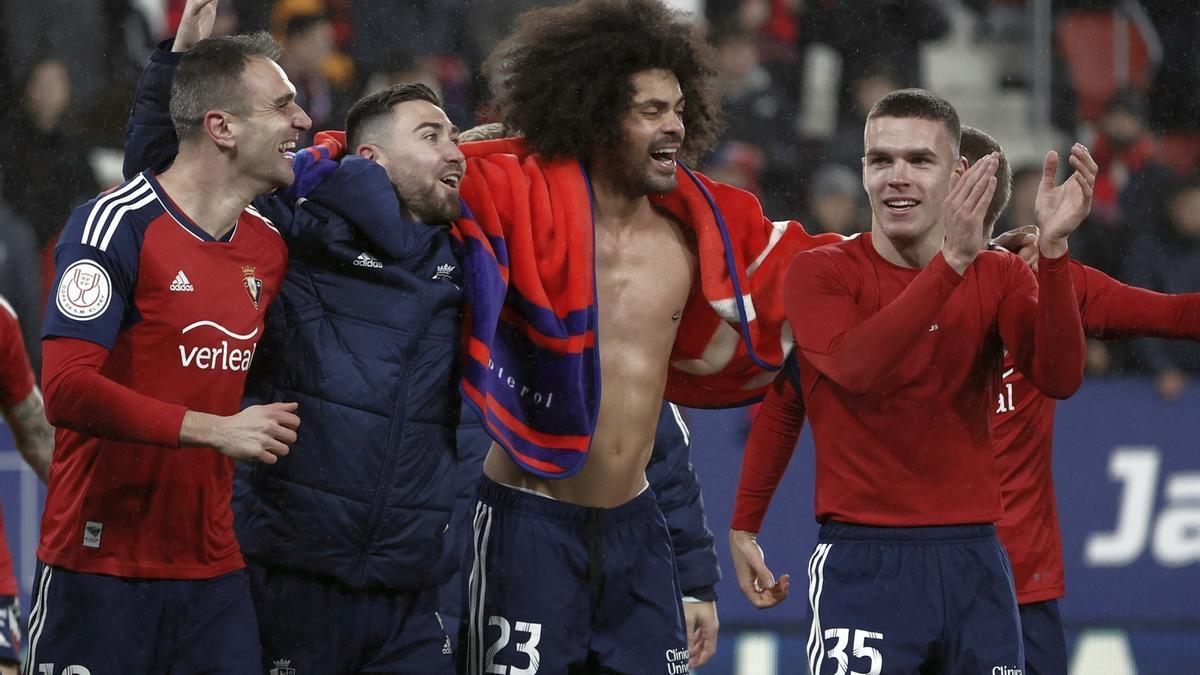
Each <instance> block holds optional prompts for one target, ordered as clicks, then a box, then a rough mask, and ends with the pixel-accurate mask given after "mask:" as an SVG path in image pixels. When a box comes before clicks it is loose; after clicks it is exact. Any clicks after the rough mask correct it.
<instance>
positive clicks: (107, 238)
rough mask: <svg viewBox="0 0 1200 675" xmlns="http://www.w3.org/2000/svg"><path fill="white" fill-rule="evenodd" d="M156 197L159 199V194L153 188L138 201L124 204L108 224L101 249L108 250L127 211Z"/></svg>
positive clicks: (138, 207) (133, 209) (134, 209)
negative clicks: (109, 243)
mask: <svg viewBox="0 0 1200 675" xmlns="http://www.w3.org/2000/svg"><path fill="white" fill-rule="evenodd" d="M155 199H158V196H157V195H155V194H154V191H153V190H151V191H150V193H149V194H147V195H145V196H144V197H142V198H141V199H139V200H138V201H136V202H133V203H132V204H126V205H125V206H122V207H121V208H120V210H118V211H117V212H116V213H115V214H113V218H112V220H111V221H110V223H111V224H110V225H109V226H108V230H107V231H106V232H105V233H104V239H102V240H101V241H100V246H99V248H100V250H101V251H107V250H108V242H110V241H112V238H113V234H115V233H116V231H117V226H118V225H120V224H121V219H122V218H124V217H125V214H126V213H128V212H130V211H136V210H138V209H140V208H142V207H143V206H145V205H147V204H149V203H150V202H152V201H154V200H155Z"/></svg>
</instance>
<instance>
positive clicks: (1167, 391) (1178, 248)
mask: <svg viewBox="0 0 1200 675" xmlns="http://www.w3.org/2000/svg"><path fill="white" fill-rule="evenodd" d="M1167 207H1168V208H1167V219H1166V226H1165V227H1162V228H1159V229H1156V230H1152V231H1145V232H1142V233H1140V235H1139V236H1138V237H1137V238H1136V239H1135V240H1134V242H1133V251H1132V252H1131V254H1130V256H1129V268H1128V271H1127V272H1126V276H1127V277H1128V279H1129V282H1130V283H1131V284H1134V285H1136V286H1144V287H1145V288H1149V289H1152V290H1155V291H1161V292H1164V293H1192V292H1196V291H1200V177H1192V178H1190V179H1188V180H1187V181H1185V182H1184V183H1182V184H1181V185H1180V186H1179V187H1178V188H1176V189H1175V190H1174V192H1173V193H1172V194H1171V196H1170V197H1169V198H1168V200H1167ZM1138 347H1139V349H1140V354H1141V357H1142V360H1143V362H1144V364H1145V365H1146V366H1148V367H1149V368H1150V369H1151V370H1152V371H1153V372H1154V374H1155V378H1156V379H1155V386H1156V387H1157V389H1158V393H1159V395H1160V396H1162V397H1163V398H1164V399H1167V400H1173V399H1175V398H1178V397H1179V395H1180V394H1181V393H1182V390H1183V387H1184V385H1185V384H1186V383H1187V380H1188V378H1190V377H1194V376H1196V375H1197V374H1200V344H1197V343H1195V342H1188V341H1183V340H1172V341H1167V340H1154V339H1144V340H1140V341H1139V344H1138Z"/></svg>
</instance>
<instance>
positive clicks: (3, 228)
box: [0, 194, 43, 372]
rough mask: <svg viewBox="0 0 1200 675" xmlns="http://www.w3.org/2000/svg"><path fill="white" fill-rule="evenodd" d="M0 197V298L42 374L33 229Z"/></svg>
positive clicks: (39, 296) (39, 287)
mask: <svg viewBox="0 0 1200 675" xmlns="http://www.w3.org/2000/svg"><path fill="white" fill-rule="evenodd" d="M3 197H4V195H3V194H0V296H4V297H6V298H8V301H9V302H10V303H12V306H13V309H14V310H16V312H17V317H18V318H19V320H20V322H21V334H22V336H23V337H24V338H25V346H26V349H27V350H28V352H29V360H30V361H32V362H33V369H34V371H36V372H41V361H42V320H41V319H42V301H43V296H42V292H41V291H42V285H41V281H40V280H41V276H42V268H41V258H40V256H39V255H38V247H37V238H36V237H35V236H34V233H33V228H32V227H30V226H29V224H28V223H26V222H25V221H24V220H22V219H21V218H20V217H19V216H17V214H15V213H13V211H12V209H10V208H9V207H8V205H7V204H5V203H4V199H3Z"/></svg>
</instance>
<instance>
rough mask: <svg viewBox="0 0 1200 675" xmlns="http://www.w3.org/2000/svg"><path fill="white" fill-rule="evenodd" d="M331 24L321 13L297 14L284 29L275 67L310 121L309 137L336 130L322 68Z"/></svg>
mask: <svg viewBox="0 0 1200 675" xmlns="http://www.w3.org/2000/svg"><path fill="white" fill-rule="evenodd" d="M333 38H334V36H333V24H332V23H330V22H329V19H328V18H326V17H325V15H323V14H298V15H296V16H293V17H292V18H290V19H288V22H287V27H286V28H285V29H284V39H283V45H284V52H283V56H282V57H281V58H280V59H279V65H280V66H281V67H282V68H283V70H284V72H286V73H287V75H288V79H290V80H291V81H292V84H294V85H295V86H296V102H297V103H298V104H299V105H300V107H301V108H304V112H306V113H308V116H309V117H311V118H312V130H311V132H310V136H309V137H308V138H304V139H301V140H302V141H303V142H307V141H309V140H311V134H315V133H316V132H318V131H321V130H323V129H331V128H334V127H337V128H340V127H341V125H342V119H341V117H342V116H341V114H340V108H339V106H338V105H337V104H336V103H335V100H334V98H335V90H334V88H333V86H332V85H331V84H330V82H329V78H328V77H326V75H325V71H324V66H325V63H326V61H328V59H329V58H330V57H331V56H333V53H334V39H333Z"/></svg>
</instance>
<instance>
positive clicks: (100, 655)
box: [28, 35, 310, 675]
mask: <svg viewBox="0 0 1200 675" xmlns="http://www.w3.org/2000/svg"><path fill="white" fill-rule="evenodd" d="M279 51H280V48H279V46H278V45H277V44H275V43H274V42H273V41H272V40H271V39H270V38H269V37H267V36H265V35H252V36H236V37H229V38H215V39H212V40H206V41H204V42H202V43H201V44H200V45H198V46H197V47H196V48H195V49H193V50H192V51H191V52H189V53H188V55H187V56H185V57H184V59H183V60H182V62H181V64H180V66H179V68H178V70H177V73H176V75H175V80H174V83H173V89H172V93H171V101H170V110H171V120H172V122H173V123H174V126H175V129H176V132H177V133H178V136H179V139H180V144H179V154H178V156H177V157H176V160H175V162H174V164H173V165H172V166H171V167H170V168H169V169H167V170H166V171H165V172H163V173H161V174H159V175H155V174H153V173H152V172H149V171H147V172H144V173H142V174H140V175H138V176H137V177H135V178H134V179H133V180H130V181H129V182H127V183H125V184H124V185H121V186H119V187H117V188H115V189H113V190H111V191H109V192H107V193H104V194H102V195H99V196H97V197H96V198H94V199H92V200H90V201H89V202H87V203H86V204H84V205H83V206H81V207H79V208H78V209H76V210H75V212H74V213H73V214H72V215H71V218H70V219H69V220H68V221H67V223H66V225H65V226H64V228H63V233H62V236H61V237H60V238H59V241H58V244H57V246H56V247H55V264H56V268H57V273H56V276H55V283H54V290H53V292H52V293H51V295H50V299H49V303H48V304H49V306H48V307H47V310H46V319H45V326H44V329H43V337H44V340H43V345H44V350H43V354H44V356H45V361H44V372H43V382H44V384H45V390H46V410H47V415H48V417H49V418H50V421H51V422H53V423H54V424H55V425H56V426H57V427H58V432H57V436H56V443H55V449H54V461H53V464H52V466H51V470H50V484H49V490H48V492H47V496H46V508H45V511H44V513H43V515H42V537H41V543H40V545H39V546H38V552H37V553H38V561H39V562H38V571H37V581H36V585H35V589H34V596H33V608H32V610H31V612H30V620H29V624H30V630H29V640H28V642H29V663H28V672H30V673H41V672H48V671H53V672H59V671H64V669H65V671H64V672H72V673H74V672H79V673H86V672H92V673H97V674H98V673H151V672H155V673H165V672H178V673H184V672H189V673H192V672H205V673H214V674H217V673H229V674H230V675H241V674H243V673H249V672H255V671H258V670H260V669H261V661H260V655H259V651H260V648H259V644H258V628H257V624H256V621H255V615H254V608H253V605H252V604H251V599H250V590H249V585H248V581H247V577H246V573H245V569H244V568H245V563H244V562H243V560H242V556H241V553H240V551H239V549H238V544H237V541H236V539H235V538H234V533H233V513H232V511H231V509H230V499H231V497H232V492H233V462H232V461H231V460H232V459H240V460H250V461H263V462H269V463H273V462H275V461H276V457H277V456H278V455H282V454H286V453H287V445H288V444H289V443H291V442H293V441H295V439H296V432H295V429H296V427H297V426H298V424H299V419H298V418H297V417H296V415H294V414H293V412H292V411H294V410H295V409H296V404H295V403H274V404H270V405H266V406H251V407H248V408H246V409H245V410H242V411H241V412H239V411H238V409H239V408H240V406H241V398H242V390H243V385H244V383H245V379H246V371H247V370H248V369H249V367H250V363H251V361H252V360H253V357H254V352H255V349H256V348H257V345H258V341H259V339H260V337H261V335H262V330H263V325H264V321H263V319H264V314H265V312H266V308H267V305H268V304H269V303H270V301H271V299H272V298H273V297H275V295H276V294H277V293H278V292H279V289H280V286H281V284H282V282H283V274H284V268H285V266H286V263H287V251H286V249H285V248H284V245H283V240H282V238H281V237H280V236H279V233H278V232H277V231H275V229H274V227H273V226H272V224H271V223H270V222H269V221H268V220H266V219H265V218H263V217H262V215H261V214H259V213H258V212H257V211H255V210H254V209H253V208H252V207H250V206H249V204H250V200H251V199H252V198H253V197H255V196H256V195H258V194H260V193H263V192H267V191H270V190H273V189H276V188H279V187H283V186H286V185H288V184H289V183H290V182H291V180H292V166H291V161H290V157H289V156H288V153H287V152H286V151H287V150H290V149H294V148H295V143H296V139H297V137H298V135H299V134H300V133H302V132H304V131H305V130H307V129H308V127H309V125H310V120H309V119H308V116H307V115H305V114H304V111H303V110H301V109H300V107H299V106H297V105H296V103H295V89H294V88H293V87H292V86H291V83H289V82H288V81H287V77H286V76H285V75H284V73H283V71H282V70H281V69H280V68H279V66H278V64H276V63H275V61H274V59H275V58H277V57H278V55H279ZM56 669H57V670H56Z"/></svg>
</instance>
